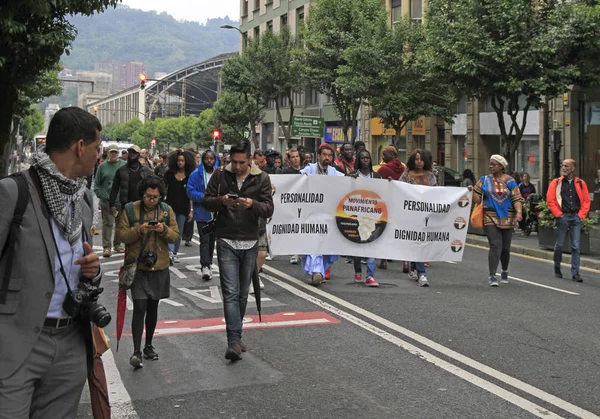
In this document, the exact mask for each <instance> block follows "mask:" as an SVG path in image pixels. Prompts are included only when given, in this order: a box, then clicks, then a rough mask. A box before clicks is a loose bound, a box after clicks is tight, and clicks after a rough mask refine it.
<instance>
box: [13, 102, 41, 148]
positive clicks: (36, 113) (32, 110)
mask: <svg viewBox="0 0 600 419" xmlns="http://www.w3.org/2000/svg"><path fill="white" fill-rule="evenodd" d="M19 125H20V131H21V136H22V137H23V144H33V141H34V139H35V136H36V135H37V134H38V133H39V132H40V131H42V130H43V129H44V115H42V112H41V111H40V110H39V109H38V108H37V107H36V106H35V105H31V106H30V107H29V113H28V115H27V116H25V117H24V118H21V120H20V121H19Z"/></svg>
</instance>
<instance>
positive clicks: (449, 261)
mask: <svg viewBox="0 0 600 419" xmlns="http://www.w3.org/2000/svg"><path fill="white" fill-rule="evenodd" d="M446 263H450V264H452V265H456V264H457V263H458V262H453V261H451V260H447V261H446Z"/></svg>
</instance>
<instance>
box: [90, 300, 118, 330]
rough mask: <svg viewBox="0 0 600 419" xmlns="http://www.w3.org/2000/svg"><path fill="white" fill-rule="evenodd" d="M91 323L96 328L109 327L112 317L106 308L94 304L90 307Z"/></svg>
mask: <svg viewBox="0 0 600 419" xmlns="http://www.w3.org/2000/svg"><path fill="white" fill-rule="evenodd" d="M89 309H90V311H89V313H90V321H91V322H92V323H94V324H95V325H96V326H98V327H101V328H104V327H106V326H108V324H109V323H110V321H111V319H112V317H111V316H110V313H109V312H108V311H106V307H104V306H103V305H102V304H99V303H92V304H90V307H89Z"/></svg>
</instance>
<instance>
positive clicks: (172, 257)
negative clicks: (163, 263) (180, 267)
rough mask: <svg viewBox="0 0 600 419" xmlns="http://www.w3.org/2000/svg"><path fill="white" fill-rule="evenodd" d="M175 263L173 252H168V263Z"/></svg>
mask: <svg viewBox="0 0 600 419" xmlns="http://www.w3.org/2000/svg"><path fill="white" fill-rule="evenodd" d="M174 264H175V255H173V253H169V265H171V266H173V265H174Z"/></svg>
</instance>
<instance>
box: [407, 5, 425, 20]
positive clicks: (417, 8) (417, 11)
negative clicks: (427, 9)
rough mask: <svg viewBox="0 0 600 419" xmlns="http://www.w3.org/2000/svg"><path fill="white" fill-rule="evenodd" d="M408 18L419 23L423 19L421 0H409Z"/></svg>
mask: <svg viewBox="0 0 600 419" xmlns="http://www.w3.org/2000/svg"><path fill="white" fill-rule="evenodd" d="M410 18H411V19H412V20H415V21H418V22H421V19H422V18H423V0H410Z"/></svg>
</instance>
